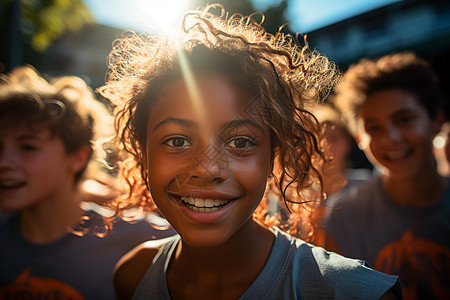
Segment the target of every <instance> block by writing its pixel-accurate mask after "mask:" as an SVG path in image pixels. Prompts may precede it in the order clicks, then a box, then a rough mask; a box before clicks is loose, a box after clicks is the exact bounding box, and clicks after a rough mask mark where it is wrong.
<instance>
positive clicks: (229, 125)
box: [223, 119, 264, 133]
mask: <svg viewBox="0 0 450 300" xmlns="http://www.w3.org/2000/svg"><path fill="white" fill-rule="evenodd" d="M241 126H251V127H253V128H257V129H259V131H261V133H264V128H263V127H262V126H261V125H259V124H258V123H256V122H255V121H252V120H250V119H236V120H233V121H231V122H228V123H227V124H226V125H225V126H224V129H223V131H225V130H231V129H235V128H237V127H241Z"/></svg>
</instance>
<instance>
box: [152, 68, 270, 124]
mask: <svg viewBox="0 0 450 300" xmlns="http://www.w3.org/2000/svg"><path fill="white" fill-rule="evenodd" d="M192 79H193V80H187V79H182V80H178V81H176V82H174V83H172V84H170V85H168V86H167V87H165V88H164V89H163V90H162V93H161V94H160V97H159V98H158V99H157V101H156V103H155V105H154V106H153V107H152V109H151V111H150V117H149V123H151V124H149V126H156V125H157V124H159V123H160V122H163V121H164V120H165V119H184V120H190V121H194V122H195V123H199V125H200V126H203V125H205V126H207V124H217V123H218V122H227V121H229V120H230V119H243V120H251V121H253V122H255V123H257V124H259V125H261V124H262V123H263V122H262V119H261V108H260V107H261V105H260V99H259V98H258V97H254V96H252V95H250V94H249V93H247V92H246V91H244V90H243V89H241V88H240V87H239V86H238V85H236V84H235V83H234V82H233V81H231V80H230V79H228V78H227V77H226V76H222V75H218V74H208V75H198V76H195V77H194V78H192Z"/></svg>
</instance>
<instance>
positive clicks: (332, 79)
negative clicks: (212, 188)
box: [99, 5, 339, 236]
mask: <svg viewBox="0 0 450 300" xmlns="http://www.w3.org/2000/svg"><path fill="white" fill-rule="evenodd" d="M215 9H218V11H219V13H220V14H218V15H217V14H214V13H213V12H214V11H215ZM258 16H259V17H261V21H259V22H258V21H257V19H259V17H258ZM262 20H263V16H261V15H250V16H242V15H238V14H236V15H232V16H228V15H227V14H226V13H225V10H224V9H223V7H221V6H219V5H210V6H208V7H206V8H204V9H202V10H196V11H191V12H188V13H186V15H185V17H184V19H183V23H182V28H181V30H180V31H179V32H177V33H176V34H173V35H170V36H147V35H145V34H136V33H134V32H130V31H127V32H125V33H124V34H123V35H122V36H121V37H120V38H119V39H117V40H116V41H115V43H114V45H113V49H112V51H111V53H110V55H109V68H110V69H109V72H108V74H107V82H106V84H105V85H104V86H103V87H101V88H100V89H99V92H100V93H101V94H102V95H103V96H104V97H106V98H108V99H110V100H111V102H112V103H113V104H114V105H115V107H116V110H115V114H116V129H117V132H118V134H117V147H116V149H118V157H117V162H118V164H119V166H120V176H121V178H122V179H123V181H124V182H125V183H126V185H125V187H127V193H126V194H125V195H124V196H122V197H121V198H120V199H117V200H116V201H115V203H114V204H113V205H114V206H115V209H116V214H117V215H118V216H121V217H124V216H123V211H125V210H127V209H129V208H134V209H138V210H140V211H142V210H144V211H152V210H155V209H156V207H155V205H154V203H153V201H152V199H151V195H150V193H149V190H148V189H147V183H146V181H147V173H146V170H145V166H144V165H143V164H142V162H141V161H142V160H141V158H142V153H143V152H145V149H146V126H147V121H148V120H147V118H148V116H149V111H150V110H151V107H152V105H153V104H154V103H155V101H157V100H158V95H159V92H160V91H161V90H162V89H163V88H165V87H167V85H169V84H170V83H173V82H175V81H177V80H179V79H182V78H183V75H182V69H181V67H180V60H181V59H184V60H185V61H186V62H187V63H188V65H189V67H190V69H191V71H192V73H194V74H201V73H205V72H214V73H219V74H222V75H225V76H226V77H227V78H229V79H230V80H232V82H233V83H234V84H235V85H236V86H237V87H239V88H241V89H242V90H245V91H246V92H247V93H248V94H249V95H251V96H253V97H255V99H257V100H256V101H257V105H259V108H260V111H261V118H262V119H263V122H264V123H265V125H266V126H267V127H268V128H269V130H270V135H271V142H272V160H273V163H274V164H273V165H274V167H273V172H272V176H271V178H269V180H270V183H269V184H268V187H269V188H268V190H267V191H266V196H265V197H264V198H265V199H264V200H263V201H262V202H261V204H260V206H259V208H258V209H257V210H256V211H255V213H254V218H256V219H259V220H261V221H262V222H264V223H265V224H266V225H273V224H276V225H278V226H280V227H281V228H282V229H284V230H286V231H288V232H290V233H292V234H295V235H297V236H299V235H300V233H301V232H303V233H305V232H310V231H311V229H312V227H311V226H310V224H309V223H308V220H309V218H308V214H310V213H312V210H313V207H315V206H316V204H317V203H318V202H320V200H321V199H322V197H323V195H322V186H321V185H322V180H321V178H320V173H319V172H318V170H317V168H316V166H315V162H319V161H321V160H324V155H323V153H322V152H321V146H320V138H319V135H320V125H319V124H318V122H317V120H316V119H315V118H314V116H313V115H312V114H311V113H310V112H309V111H307V110H306V109H305V105H306V104H307V103H308V102H315V101H318V100H321V99H324V97H326V96H327V95H328V93H329V91H330V89H331V88H332V86H333V85H334V84H335V83H336V81H337V79H338V77H339V71H338V70H337V67H336V66H335V64H334V63H333V62H331V61H329V60H328V59H327V58H325V57H324V56H321V55H320V54H318V53H317V52H315V51H310V49H309V48H308V45H307V43H306V41H305V46H301V45H300V44H299V43H298V41H297V39H296V38H294V37H293V36H291V35H285V34H283V33H281V32H279V33H277V34H276V35H272V34H270V33H267V32H266V31H265V30H264V28H263V26H262ZM273 196H275V197H276V198H282V199H284V202H281V205H282V209H281V211H282V212H283V211H284V210H289V211H290V212H292V214H291V215H290V216H288V217H286V215H287V214H283V213H279V214H277V215H276V216H270V215H268V213H267V199H273ZM283 208H284V209H283ZM305 208H307V209H305ZM300 215H301V216H300ZM303 223H304V224H303ZM302 224H303V225H302ZM305 228H306V229H305Z"/></svg>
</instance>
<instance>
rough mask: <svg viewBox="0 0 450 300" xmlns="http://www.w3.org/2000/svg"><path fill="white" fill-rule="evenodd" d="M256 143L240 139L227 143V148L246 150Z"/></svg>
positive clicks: (244, 138) (248, 139) (246, 138)
mask: <svg viewBox="0 0 450 300" xmlns="http://www.w3.org/2000/svg"><path fill="white" fill-rule="evenodd" d="M254 144H255V142H254V141H253V140H252V139H251V138H248V137H238V138H234V139H232V140H230V141H229V142H228V143H226V145H225V146H226V147H230V148H235V149H246V148H248V147H250V146H253V145H254Z"/></svg>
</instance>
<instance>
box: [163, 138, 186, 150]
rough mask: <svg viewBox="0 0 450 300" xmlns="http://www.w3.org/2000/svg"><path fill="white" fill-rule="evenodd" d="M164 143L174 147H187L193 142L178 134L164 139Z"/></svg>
mask: <svg viewBox="0 0 450 300" xmlns="http://www.w3.org/2000/svg"><path fill="white" fill-rule="evenodd" d="M164 144H166V145H168V146H170V147H172V148H185V147H189V146H191V143H190V142H189V141H188V140H187V139H186V138H184V137H181V136H176V137H172V138H170V139H167V140H166V141H164Z"/></svg>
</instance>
